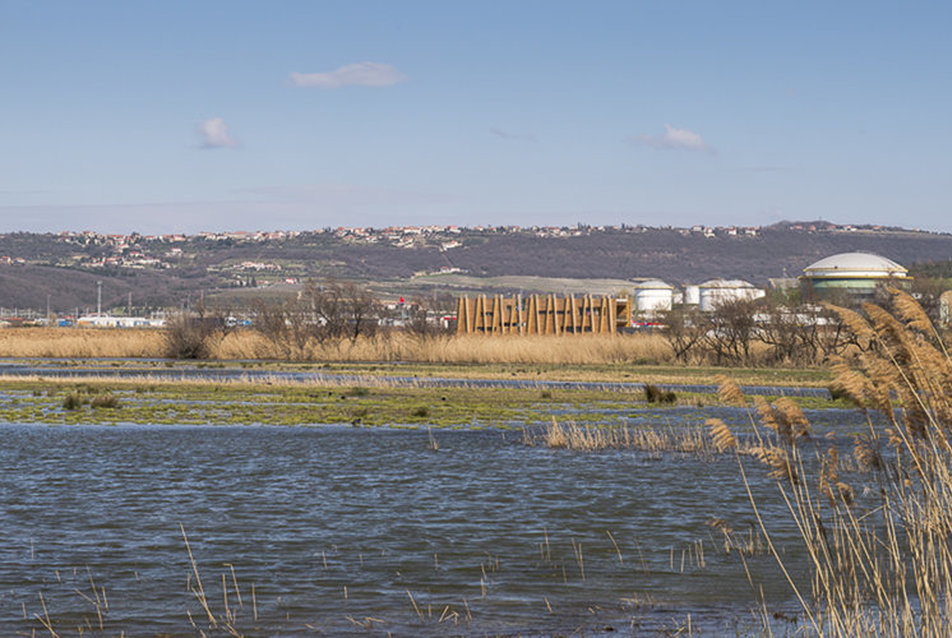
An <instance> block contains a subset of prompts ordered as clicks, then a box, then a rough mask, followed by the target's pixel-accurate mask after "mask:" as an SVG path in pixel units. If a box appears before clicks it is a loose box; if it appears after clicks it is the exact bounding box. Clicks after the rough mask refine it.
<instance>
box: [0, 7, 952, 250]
mask: <svg viewBox="0 0 952 638" xmlns="http://www.w3.org/2000/svg"><path fill="white" fill-rule="evenodd" d="M949 24H952V7H950V5H949V4H948V3H915V4H913V3H877V2H838V3H827V2H823V3H819V2H816V3H813V2H797V3H792V2H791V3H765V2H750V3H741V2H718V3H714V2H709V1H706V2H674V1H669V2H653V3H647V2H634V1H632V0H629V1H625V2H558V1H555V0H546V1H540V2H534V1H529V0H525V1H519V2H488V1H487V2H478V3H462V2H445V1H442V2H392V1H388V2H357V1H353V2H290V1H288V2H173V1H163V2H149V3H146V2H94V1H88V2H36V1H32V0H24V1H19V0H0V86H2V93H0V115H2V117H0V149H2V151H3V152H2V153H0V231H13V230H34V231H56V230H61V229H72V230H81V229H92V230H100V231H106V232H127V231H131V230H137V231H139V232H145V233H155V232H196V231H199V230H226V229H234V230H237V229H245V230H254V229H307V228H321V227H325V226H340V225H345V226H375V227H381V226H389V225H403V224H431V223H434V224H459V225H478V224H493V225H496V224H520V225H533V224H542V225H547V224H574V223H576V222H583V223H590V224H620V223H628V224H648V225H669V224H670V225H681V226H683V225H692V224H696V223H701V224H709V225H729V224H758V225H759V224H770V223H773V222H775V221H779V220H781V219H801V220H802V219H818V218H823V219H827V220H831V221H837V222H843V223H880V224H895V225H903V226H906V227H921V228H925V229H932V230H940V231H952V214H950V213H952V207H950V199H952V196H950V189H949V187H948V186H949V183H950V182H952V180H950V177H952V175H950V163H949V160H948V159H947V154H948V151H949V149H950V148H952V125H950V118H949V112H950V106H952V99H950V98H952V77H950V76H952V64H950V62H952V38H949V37H948V34H947V28H948V25H949Z"/></svg>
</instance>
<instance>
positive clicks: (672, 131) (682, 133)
mask: <svg viewBox="0 0 952 638" xmlns="http://www.w3.org/2000/svg"><path fill="white" fill-rule="evenodd" d="M629 141H630V142H631V143H632V144H639V145H644V146H650V147H651V148H656V149H659V150H676V151H707V152H710V151H713V150H714V149H712V148H711V147H710V146H708V145H707V144H706V143H705V142H704V138H702V137H701V136H700V135H698V134H697V133H695V132H694V131H689V130H687V129H686V128H674V127H673V126H671V125H670V124H665V125H664V133H662V134H661V135H637V136H635V137H633V138H629Z"/></svg>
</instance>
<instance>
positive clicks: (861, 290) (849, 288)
mask: <svg viewBox="0 0 952 638" xmlns="http://www.w3.org/2000/svg"><path fill="white" fill-rule="evenodd" d="M908 272H909V271H908V270H906V269H905V268H903V267H902V266H900V265H899V264H897V263H896V262H894V261H892V260H891V259H886V258H885V257H881V256H879V255H874V254H873V253H840V254H838V255H831V256H829V257H824V258H823V259H821V260H820V261H817V262H815V263H812V264H810V265H809V266H807V267H806V268H804V269H803V275H802V276H801V277H800V285H801V287H802V288H803V289H804V291H805V292H808V293H809V292H813V293H814V294H816V295H817V296H821V297H829V296H832V295H836V294H847V295H849V296H852V297H868V296H871V295H872V294H873V293H874V292H875V291H876V287H877V286H878V285H880V284H888V285H900V286H903V285H906V284H907V283H908V282H910V281H912V277H910V276H909V275H908V274H907V273H908Z"/></svg>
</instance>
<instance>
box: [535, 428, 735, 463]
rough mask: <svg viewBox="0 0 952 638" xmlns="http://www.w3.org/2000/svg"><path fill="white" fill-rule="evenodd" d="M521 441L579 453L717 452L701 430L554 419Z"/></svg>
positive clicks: (705, 453)
mask: <svg viewBox="0 0 952 638" xmlns="http://www.w3.org/2000/svg"><path fill="white" fill-rule="evenodd" d="M523 442H524V443H525V444H526V445H532V446H544V447H549V448H555V449H566V450H575V451H581V452H598V451H602V450H637V451H641V452H680V453H688V454H698V455H702V456H710V455H713V454H714V453H715V452H717V449H716V448H715V446H714V444H713V443H712V442H711V440H710V439H709V438H708V437H707V436H705V434H704V432H702V431H701V430H696V429H692V430H689V429H675V428H670V429H665V430H662V429H654V428H646V427H626V426H608V427H605V426H597V425H581V424H577V423H565V424H562V423H559V422H558V421H556V420H555V419H553V420H552V423H551V424H549V425H548V426H547V427H546V428H545V430H544V431H543V432H542V433H541V434H539V435H534V434H532V433H530V432H528V431H525V432H524V434H523Z"/></svg>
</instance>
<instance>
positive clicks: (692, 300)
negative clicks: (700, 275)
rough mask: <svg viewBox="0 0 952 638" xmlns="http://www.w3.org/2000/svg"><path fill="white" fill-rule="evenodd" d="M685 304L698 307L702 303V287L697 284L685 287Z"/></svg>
mask: <svg viewBox="0 0 952 638" xmlns="http://www.w3.org/2000/svg"><path fill="white" fill-rule="evenodd" d="M684 303H685V304H686V305H688V306H696V305H698V304H699V303H701V287H700V286H698V285H697V284H689V285H687V286H685V287H684Z"/></svg>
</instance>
